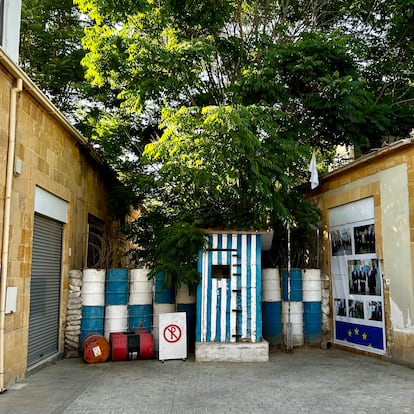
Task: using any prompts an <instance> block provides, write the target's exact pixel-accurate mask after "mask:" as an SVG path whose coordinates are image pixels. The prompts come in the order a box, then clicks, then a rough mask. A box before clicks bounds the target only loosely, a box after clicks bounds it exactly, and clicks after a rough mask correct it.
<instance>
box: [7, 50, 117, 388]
mask: <svg viewBox="0 0 414 414" xmlns="http://www.w3.org/2000/svg"><path fill="white" fill-rule="evenodd" d="M0 172H1V175H0V194H1V195H0V236H1V239H0V242H1V251H2V262H1V289H0V292H1V295H0V306H1V309H0V390H3V389H5V387H6V386H9V385H11V384H13V383H15V382H16V381H18V380H19V379H22V378H24V377H25V376H26V375H27V372H28V371H30V370H32V369H35V368H36V367H37V366H39V365H41V364H43V363H44V362H45V361H47V360H48V359H50V358H53V357H56V356H59V355H61V354H62V352H63V349H64V348H63V346H64V327H65V321H66V315H67V312H68V310H67V303H68V292H69V286H68V275H69V271H70V270H71V269H82V268H84V267H87V266H102V267H107V266H110V265H112V264H113V262H111V259H113V257H111V255H112V253H113V252H114V251H115V250H116V248H115V247H114V246H115V245H116V243H117V240H118V236H117V234H116V233H117V230H116V226H115V224H114V223H113V222H112V221H111V219H110V217H109V214H108V194H109V192H110V186H111V183H114V182H115V176H114V174H113V173H111V171H110V170H109V168H108V167H107V166H105V164H104V163H103V162H102V161H101V160H100V159H99V157H97V155H96V154H95V152H94V151H93V149H92V148H91V147H90V146H89V145H88V143H87V141H86V140H85V138H83V137H82V135H81V134H80V133H79V132H78V131H77V130H76V129H75V128H73V127H72V126H71V124H70V123H69V122H68V121H67V120H66V119H65V118H64V117H63V115H62V114H61V113H59V111H58V110H57V109H56V107H54V106H53V105H52V104H51V103H50V101H49V100H48V99H47V98H46V97H45V96H44V95H43V94H42V93H41V92H40V90H39V89H38V88H37V87H36V86H35V85H34V84H33V82H32V81H31V80H30V79H29V78H28V77H27V76H26V75H25V74H24V73H23V72H22V71H21V70H20V69H19V68H18V67H17V65H15V64H14V63H13V62H12V61H11V60H10V59H9V58H8V56H7V55H6V54H4V53H3V52H1V51H0Z"/></svg>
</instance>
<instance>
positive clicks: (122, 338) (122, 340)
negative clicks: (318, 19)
mask: <svg viewBox="0 0 414 414" xmlns="http://www.w3.org/2000/svg"><path fill="white" fill-rule="evenodd" d="M109 341H110V344H111V349H112V354H111V358H112V361H127V360H128V337H127V335H126V334H124V333H123V332H111V334H110V337H109Z"/></svg>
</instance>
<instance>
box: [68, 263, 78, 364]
mask: <svg viewBox="0 0 414 414" xmlns="http://www.w3.org/2000/svg"><path fill="white" fill-rule="evenodd" d="M81 288H82V272H81V271H80V270H71V271H69V297H68V310H67V315H66V327H65V355H66V357H68V358H71V357H77V356H79V334H80V329H81V321H82V298H81Z"/></svg>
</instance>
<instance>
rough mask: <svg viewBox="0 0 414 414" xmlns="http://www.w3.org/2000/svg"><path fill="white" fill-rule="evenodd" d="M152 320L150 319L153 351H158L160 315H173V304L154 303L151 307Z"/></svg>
mask: <svg viewBox="0 0 414 414" xmlns="http://www.w3.org/2000/svg"><path fill="white" fill-rule="evenodd" d="M153 311H154V314H153V319H152V335H153V337H154V351H155V352H156V353H158V351H159V343H160V341H159V337H160V336H159V332H158V330H159V328H160V315H161V314H162V313H174V312H175V303H154V305H153Z"/></svg>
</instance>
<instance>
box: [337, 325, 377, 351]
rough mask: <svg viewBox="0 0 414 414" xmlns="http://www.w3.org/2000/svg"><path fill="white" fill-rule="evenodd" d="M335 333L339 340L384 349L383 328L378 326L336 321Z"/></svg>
mask: <svg viewBox="0 0 414 414" xmlns="http://www.w3.org/2000/svg"><path fill="white" fill-rule="evenodd" d="M335 335H336V339H337V340H338V341H345V342H350V343H353V344H356V345H363V346H367V347H369V348H376V349H381V350H384V338H383V329H382V328H379V327H376V326H367V325H360V324H358V323H351V322H343V321H335Z"/></svg>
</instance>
